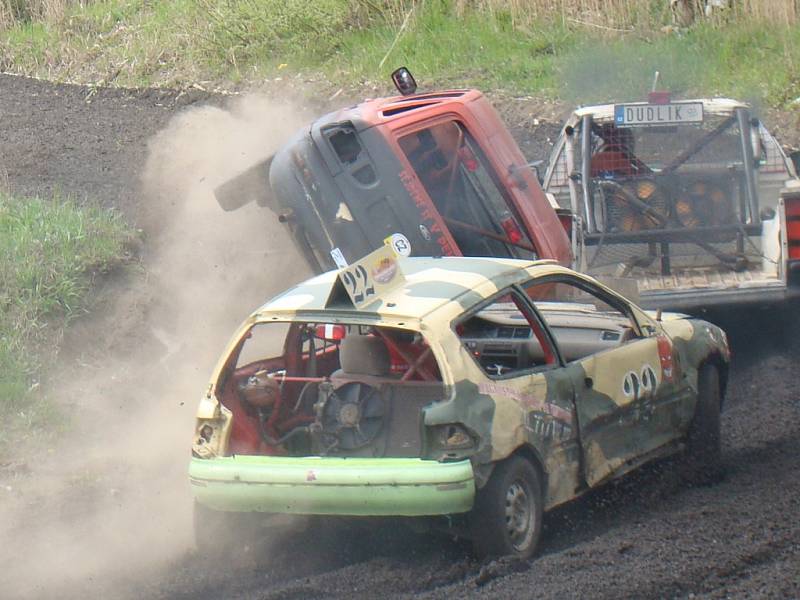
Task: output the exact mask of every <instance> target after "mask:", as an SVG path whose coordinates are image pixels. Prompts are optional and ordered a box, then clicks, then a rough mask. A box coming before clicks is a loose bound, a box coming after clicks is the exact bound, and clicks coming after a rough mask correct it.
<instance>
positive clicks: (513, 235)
mask: <svg viewBox="0 0 800 600" xmlns="http://www.w3.org/2000/svg"><path fill="white" fill-rule="evenodd" d="M500 225H501V226H502V228H503V231H505V232H506V236H507V237H508V239H509V240H510V241H511V242H513V243H514V244H519V243H520V242H521V241H522V232H521V231H520V230H519V225H517V222H516V221H515V220H514V217H512V216H511V215H508V216H507V217H505V218H504V219H503V220H501V221H500Z"/></svg>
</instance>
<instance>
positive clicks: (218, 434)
mask: <svg viewBox="0 0 800 600" xmlns="http://www.w3.org/2000/svg"><path fill="white" fill-rule="evenodd" d="M225 432H226V428H225V421H224V419H222V418H219V419H197V422H196V424H195V428H194V439H193V440H192V454H193V455H194V456H197V457H199V458H213V457H215V456H220V455H221V454H222V451H223V446H224V443H223V440H224V438H225Z"/></svg>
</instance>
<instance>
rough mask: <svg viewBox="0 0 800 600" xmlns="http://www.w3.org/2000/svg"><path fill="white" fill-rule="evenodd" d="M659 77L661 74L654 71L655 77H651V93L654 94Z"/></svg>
mask: <svg viewBox="0 0 800 600" xmlns="http://www.w3.org/2000/svg"><path fill="white" fill-rule="evenodd" d="M659 77H661V72H660V71H656V74H655V77H653V88H652V89H651V90H650V91H651V92H655V91H656V90H657V89H658V79H659Z"/></svg>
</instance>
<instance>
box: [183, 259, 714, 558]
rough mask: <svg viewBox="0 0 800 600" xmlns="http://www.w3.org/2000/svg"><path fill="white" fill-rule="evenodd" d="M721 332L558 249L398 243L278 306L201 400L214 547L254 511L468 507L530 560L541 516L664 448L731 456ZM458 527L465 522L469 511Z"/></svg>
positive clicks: (485, 528) (403, 512) (489, 545)
mask: <svg viewBox="0 0 800 600" xmlns="http://www.w3.org/2000/svg"><path fill="white" fill-rule="evenodd" d="M728 361H729V351H728V345H727V340H726V337H725V334H724V332H723V331H722V330H721V329H719V328H717V327H716V326H714V325H711V324H710V323H707V322H705V321H701V320H697V319H690V318H686V317H684V316H682V315H675V314H669V315H667V314H664V315H657V316H656V315H652V314H648V313H646V312H644V311H643V310H641V309H640V308H638V307H637V306H636V305H634V304H632V303H631V302H629V301H628V300H626V299H625V298H623V297H622V296H620V295H619V294H617V293H615V292H614V291H612V290H611V289H609V288H607V287H605V286H603V285H601V284H600V283H598V282H596V281H595V280H593V279H592V278H591V277H588V276H585V275H581V274H579V273H576V272H574V271H572V270H570V269H568V268H565V267H562V266H559V265H557V264H555V263H554V262H552V261H533V262H532V261H522V260H516V259H495V258H463V257H446V258H399V257H396V256H395V255H394V254H393V253H392V251H391V250H390V249H389V247H388V246H387V247H386V248H385V249H380V250H378V251H377V252H375V253H373V254H371V255H369V256H368V257H366V258H365V259H362V261H359V262H358V263H356V264H354V265H351V266H349V267H347V268H345V269H343V270H341V271H338V272H336V271H332V272H328V273H325V274H322V275H319V276H317V277H315V278H313V279H310V280H308V281H307V282H305V283H303V284H301V285H298V286H296V287H293V288H291V289H289V290H288V291H286V292H284V293H283V294H281V295H279V296H277V297H276V298H274V299H272V300H270V301H269V302H267V303H266V304H264V305H263V306H262V307H261V308H259V309H258V310H257V311H256V312H254V313H253V314H252V315H251V316H250V317H249V318H248V319H247V320H246V321H245V322H244V323H243V324H242V326H241V327H240V328H239V330H238V331H237V332H236V334H235V335H234V337H233V339H232V341H231V342H230V344H229V346H228V348H227V349H226V350H225V352H224V353H223V355H222V358H221V360H220V361H219V363H218V365H217V367H216V369H215V371H214V374H213V376H212V379H211V383H210V384H209V386H208V390H207V393H206V395H205V397H204V398H203V399H202V400H201V402H200V406H199V409H198V412H197V421H196V427H195V433H194V440H193V446H192V448H193V450H192V455H193V456H192V459H191V465H190V470H189V474H190V479H191V484H192V490H193V493H194V497H195V507H196V519H195V523H196V534H197V540H198V545H199V546H200V547H206V548H209V547H213V546H214V545H215V544H216V543H218V538H217V536H218V534H219V531H220V527H223V528H224V527H227V526H228V525H226V523H228V524H229V523H230V522H231V521H232V520H235V519H236V518H237V517H241V516H242V515H241V514H238V515H237V514H236V513H259V512H260V513H295V514H314V515H362V516H363V515H384V516H386V515H395V516H412V517H422V516H433V515H448V516H450V517H452V516H454V515H463V516H464V518H462V519H461V521H462V522H464V523H465V524H466V525H467V526H468V529H467V531H468V532H469V534H470V535H471V537H472V538H473V540H474V544H475V547H476V550H477V551H478V553H479V554H481V555H501V554H514V555H517V556H521V557H527V556H530V555H531V554H532V553H533V551H534V549H535V547H536V543H537V540H538V537H539V532H540V529H541V522H542V521H541V520H542V512H543V511H546V510H549V509H551V508H553V507H555V506H558V505H560V504H562V503H564V502H567V501H569V500H571V499H573V498H575V497H577V496H579V495H580V494H582V493H583V492H585V491H587V490H589V489H591V488H594V487H596V486H598V485H601V484H603V483H604V482H607V481H609V480H611V479H614V478H617V477H620V476H621V475H623V474H625V473H627V472H629V471H631V470H632V469H634V468H636V467H638V466H640V465H641V464H643V463H645V462H647V461H650V460H652V459H654V458H657V457H662V456H665V455H669V454H672V453H676V452H678V451H680V450H682V449H685V450H686V451H687V458H688V459H690V460H689V462H691V463H693V464H695V465H696V466H697V468H699V469H702V468H705V467H707V466H710V465H713V464H714V462H715V461H716V460H717V459H718V457H719V452H720V437H719V414H720V409H721V403H722V398H723V395H724V391H725V384H726V380H727V372H728ZM453 520H458V519H453Z"/></svg>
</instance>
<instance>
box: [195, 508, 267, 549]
mask: <svg viewBox="0 0 800 600" xmlns="http://www.w3.org/2000/svg"><path fill="white" fill-rule="evenodd" d="M257 516H258V515H257V514H251V513H236V512H226V511H221V510H214V509H212V508H208V507H207V506H203V505H202V504H200V503H199V502H197V501H195V503H194V515H193V517H194V518H193V521H194V542H195V546H196V547H197V551H198V552H199V553H200V554H201V555H203V556H208V557H210V558H217V557H220V556H223V555H226V554H228V553H230V552H232V551H237V550H244V549H246V548H248V547H249V546H251V545H252V544H253V543H254V542H255V541H256V540H257V532H258V530H259V528H258V523H256V522H255V518H254V517H257Z"/></svg>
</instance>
